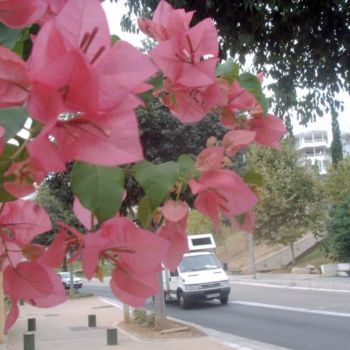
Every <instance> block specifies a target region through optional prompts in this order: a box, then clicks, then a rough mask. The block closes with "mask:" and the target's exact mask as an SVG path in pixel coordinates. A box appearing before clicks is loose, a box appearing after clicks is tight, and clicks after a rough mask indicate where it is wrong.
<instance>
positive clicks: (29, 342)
mask: <svg viewBox="0 0 350 350" xmlns="http://www.w3.org/2000/svg"><path fill="white" fill-rule="evenodd" d="M23 350H35V335H34V333H24V334H23Z"/></svg>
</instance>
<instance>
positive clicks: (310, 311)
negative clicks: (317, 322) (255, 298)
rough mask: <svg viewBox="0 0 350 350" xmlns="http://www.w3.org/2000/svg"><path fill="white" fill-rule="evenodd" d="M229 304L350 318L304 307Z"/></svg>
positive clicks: (239, 302)
mask: <svg viewBox="0 0 350 350" xmlns="http://www.w3.org/2000/svg"><path fill="white" fill-rule="evenodd" d="M229 303H230V304H237V305H244V306H253V307H261V308H265V309H275V310H283V311H294V312H302V313H309V314H315V315H324V316H337V317H346V318H350V314H348V313H344V312H335V311H326V310H317V309H306V308H302V307H292V306H284V305H275V304H263V303H254V302H250V301H243V300H235V301H229Z"/></svg>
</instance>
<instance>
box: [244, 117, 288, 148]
mask: <svg viewBox="0 0 350 350" xmlns="http://www.w3.org/2000/svg"><path fill="white" fill-rule="evenodd" d="M249 126H250V129H251V130H252V131H255V132H256V136H255V142H256V143H257V144H259V145H263V146H270V147H273V148H275V149H277V150H279V149H281V144H280V141H281V138H282V137H283V135H284V134H285V133H286V127H285V125H284V123H283V121H282V120H281V119H280V118H278V117H276V116H274V115H270V114H268V115H267V116H266V117H264V116H263V115H258V116H255V117H254V118H253V119H251V120H249Z"/></svg>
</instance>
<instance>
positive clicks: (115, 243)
mask: <svg viewBox="0 0 350 350" xmlns="http://www.w3.org/2000/svg"><path fill="white" fill-rule="evenodd" d="M167 250H168V243H167V241H166V240H164V239H163V238H161V237H159V236H157V235H155V234H152V233H150V232H149V231H146V230H143V229H141V228H139V227H137V226H136V225H135V224H133V223H132V222H131V221H129V220H128V219H126V218H121V217H116V218H113V219H110V220H108V221H106V222H104V223H103V224H102V226H101V228H100V229H99V230H98V231H96V232H95V233H88V234H87V235H86V236H85V244H84V248H83V250H82V263H83V270H84V274H85V276H86V277H87V278H91V277H92V276H93V275H94V273H95V271H96V268H97V262H98V257H100V256H101V257H103V258H104V259H106V260H109V261H110V262H112V263H113V264H115V265H116V268H115V270H114V271H113V273H112V280H111V282H110V286H111V288H112V291H113V292H114V293H115V294H116V295H117V296H118V297H119V298H120V299H121V300H122V301H123V302H125V303H128V304H130V305H134V306H141V305H144V302H145V299H146V297H149V296H151V295H153V294H155V293H156V291H157V290H158V283H157V282H156V281H157V279H156V277H155V275H156V273H157V272H159V271H161V262H162V261H163V260H164V259H165V256H166V252H167Z"/></svg>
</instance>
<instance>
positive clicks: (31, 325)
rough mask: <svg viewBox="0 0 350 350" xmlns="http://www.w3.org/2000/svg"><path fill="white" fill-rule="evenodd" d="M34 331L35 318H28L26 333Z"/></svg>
mask: <svg viewBox="0 0 350 350" xmlns="http://www.w3.org/2000/svg"><path fill="white" fill-rule="evenodd" d="M34 331H36V321H35V318H28V332H34Z"/></svg>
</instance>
